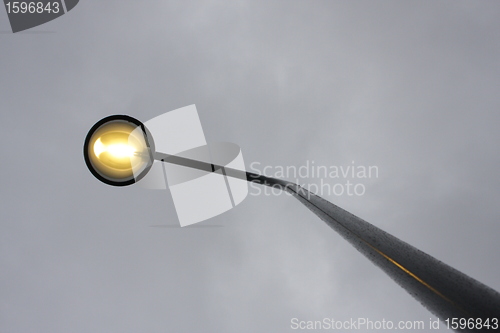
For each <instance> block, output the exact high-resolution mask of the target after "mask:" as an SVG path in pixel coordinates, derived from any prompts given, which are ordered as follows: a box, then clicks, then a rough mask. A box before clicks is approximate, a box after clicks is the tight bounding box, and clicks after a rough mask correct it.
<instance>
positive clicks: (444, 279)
mask: <svg viewBox="0 0 500 333" xmlns="http://www.w3.org/2000/svg"><path fill="white" fill-rule="evenodd" d="M155 158H156V159H157V160H161V161H163V162H167V163H175V164H178V165H184V166H187V167H191V168H197V169H200V170H205V171H208V172H215V171H216V170H218V169H224V174H226V175H227V176H229V177H234V178H239V179H246V180H248V181H251V182H254V183H258V184H261V185H266V186H270V187H274V188H280V189H282V190H284V191H287V192H289V193H291V194H292V195H293V196H294V197H295V198H297V199H298V200H299V201H300V202H302V203H303V204H304V205H305V206H306V207H307V208H309V209H310V210H311V211H312V212H313V213H314V214H316V215H317V216H319V217H320V218H321V219H322V220H323V221H325V222H326V224H328V225H329V226H330V227H331V228H332V229H333V230H335V231H337V232H338V233H339V234H340V235H341V236H342V237H343V238H344V239H346V240H347V241H348V242H349V243H351V244H352V245H353V246H354V247H355V248H356V249H358V251H359V252H361V253H362V254H364V255H365V256H366V257H367V258H368V259H370V260H371V261H372V262H373V263H374V264H375V265H377V266H378V267H380V268H381V269H382V270H383V271H384V272H386V273H387V275H389V276H390V277H391V278H392V279H393V280H394V281H396V283H398V284H399V285H400V286H401V287H403V288H404V289H405V290H406V291H407V292H408V293H410V294H411V295H412V296H413V297H414V298H416V299H417V300H418V301H419V302H420V303H421V304H422V305H423V306H425V307H426V308H427V309H428V310H429V311H431V312H432V313H433V314H435V315H436V316H437V317H438V318H439V319H441V320H442V321H445V320H447V319H450V321H451V320H452V319H453V318H457V319H460V318H466V319H469V318H473V319H474V320H476V319H478V318H480V319H482V320H483V321H485V320H487V319H488V320H489V321H490V322H491V321H492V319H493V318H497V320H498V319H500V294H499V293H498V292H497V291H495V290H493V289H491V288H490V287H488V286H486V285H484V284H482V283H481V282H479V281H477V280H474V279H473V278H471V277H469V276H467V275H465V274H464V273H462V272H459V271H458V270H456V269H454V268H453V267H451V266H448V265H446V264H445V263H443V262H441V261H439V260H437V259H435V258H433V257H431V256H430V255H428V254H426V253H424V252H422V251H420V250H419V249H417V248H415V247H413V246H411V245H409V244H407V243H405V242H403V241H402V240H400V239H398V238H396V237H394V236H392V235H390V234H388V233H387V232H385V231H383V230H381V229H379V228H377V227H375V226H373V225H371V224H370V223H368V222H366V221H364V220H363V219H361V218H359V217H357V216H355V215H353V214H351V213H349V212H348V211H345V210H343V209H342V208H340V207H338V206H336V205H334V204H333V203H331V202H328V201H326V200H324V199H323V198H321V197H319V196H317V195H315V194H312V193H311V192H309V191H307V190H306V189H304V188H303V187H300V186H299V185H297V184H294V183H291V182H288V181H285V180H280V179H275V178H271V177H266V176H263V175H258V174H254V173H250V172H245V171H241V170H235V169H231V168H225V167H223V166H219V165H214V164H209V163H206V162H200V161H194V160H190V159H186V158H181V157H176V156H171V155H167V154H161V153H156V156H155ZM457 331H461V332H469V331H471V332H480V331H485V332H493V331H494V330H493V329H484V330H469V329H467V328H466V329H462V330H461V329H457Z"/></svg>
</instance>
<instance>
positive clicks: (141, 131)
mask: <svg viewBox="0 0 500 333" xmlns="http://www.w3.org/2000/svg"><path fill="white" fill-rule="evenodd" d="M148 133H149V132H147V130H146V129H145V127H144V125H142V123H141V122H139V121H138V120H136V119H134V118H132V117H129V116H121V115H120V116H110V117H107V118H104V119H102V120H101V121H99V122H97V123H96V124H95V125H94V126H93V127H92V129H91V130H90V131H89V133H88V134H87V137H86V139H85V145H84V157H85V162H86V163H87V166H88V168H89V170H90V171H91V172H92V174H93V175H94V176H96V177H97V178H98V179H99V180H101V181H103V182H105V183H107V184H110V185H115V186H124V185H130V184H133V183H135V182H136V181H137V180H138V179H140V178H142V177H143V176H144V175H145V174H146V173H147V172H148V171H149V169H150V168H151V166H152V164H153V158H152V156H153V155H152V154H153V152H154V143H153V140H152V138H151V137H150V135H149V136H148Z"/></svg>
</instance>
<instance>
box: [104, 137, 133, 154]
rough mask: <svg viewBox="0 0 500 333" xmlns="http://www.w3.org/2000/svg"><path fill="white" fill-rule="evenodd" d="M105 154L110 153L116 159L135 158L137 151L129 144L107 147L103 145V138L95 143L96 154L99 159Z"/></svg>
mask: <svg viewBox="0 0 500 333" xmlns="http://www.w3.org/2000/svg"><path fill="white" fill-rule="evenodd" d="M104 152H108V153H110V154H111V155H113V157H116V158H126V157H132V156H134V153H135V152H136V149H135V148H134V147H133V146H131V145H129V144H128V143H126V144H125V143H113V144H109V145H105V144H103V143H102V141H101V138H98V139H97V141H96V142H95V143H94V154H96V156H97V157H100V156H101V154H102V153H104Z"/></svg>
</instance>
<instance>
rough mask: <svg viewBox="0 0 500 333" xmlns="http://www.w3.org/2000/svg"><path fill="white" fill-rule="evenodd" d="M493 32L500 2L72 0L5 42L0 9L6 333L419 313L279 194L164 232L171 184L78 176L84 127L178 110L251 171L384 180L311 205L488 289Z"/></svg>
mask: <svg viewBox="0 0 500 333" xmlns="http://www.w3.org/2000/svg"><path fill="white" fill-rule="evenodd" d="M498 17H500V3H498V2H496V1H427V2H425V1H413V2H408V1H405V2H401V1H312V0H311V1H243V0H242V1H199V2H198V1H147V2H143V1H124V0H120V1H93V0H87V1H85V0H82V1H81V2H80V3H79V4H78V6H77V7H75V9H73V10H72V11H71V12H69V13H68V14H66V15H64V16H62V17H60V18H58V19H56V20H54V21H52V22H49V23H47V24H44V25H42V26H39V27H36V28H34V29H31V30H29V31H27V32H26V33H17V34H12V33H9V31H10V26H9V23H8V19H7V14H6V12H5V11H4V10H3V9H1V10H0V30H1V31H2V32H1V33H0V50H1V58H0V108H1V113H0V117H1V118H0V119H1V124H2V127H3V130H2V131H1V132H0V136H1V142H2V144H1V147H2V163H1V170H2V178H1V179H2V189H1V197H0V209H1V214H2V215H1V216H2V218H1V222H0V228H1V229H0V267H1V274H0V332H9V333H17V332H54V333H55V332H75V333H78V332H238V333H242V332H288V331H291V328H290V320H291V319H292V318H294V317H295V318H299V319H300V320H321V319H323V318H325V317H327V318H334V319H337V320H349V319H350V318H358V317H367V318H369V319H371V320H382V319H386V320H392V321H399V320H424V321H425V322H426V323H427V322H428V321H429V318H433V316H432V315H431V314H430V313H429V312H428V311H427V310H426V309H424V308H423V307H422V306H421V305H420V304H419V303H418V302H417V301H415V300H414V299H413V298H412V297H411V296H409V295H408V294H407V293H406V292H405V291H404V290H403V289H401V288H400V287H399V286H398V285H396V284H395V283H394V282H393V281H392V280H390V279H389V278H388V277H387V276H386V275H385V274H384V273H383V272H382V271H381V270H380V269H378V268H377V267H375V266H374V265H373V264H372V263H370V262H369V261H368V260H367V259H366V258H364V257H363V256H362V255H361V254H359V253H358V252H357V251H356V250H355V249H354V248H352V247H351V246H350V245H349V244H348V243H347V242H346V241H344V240H343V239H342V238H341V237H340V236H339V235H337V234H336V233H335V232H334V231H333V230H331V229H330V228H328V227H327V226H326V224H325V223H324V222H322V221H321V220H319V219H318V218H317V217H316V216H315V215H313V214H312V213H311V212H310V211H309V210H308V209H307V208H305V207H303V206H301V205H300V204H299V203H298V201H296V200H294V199H293V198H291V197H289V196H287V195H281V196H263V195H261V196H249V197H248V198H247V199H246V200H245V201H244V202H243V203H242V204H241V205H240V206H238V207H237V208H235V209H233V210H232V211H230V212H228V213H225V214H223V215H220V216H217V217H215V218H213V219H211V220H209V221H207V222H204V224H206V225H214V226H216V227H211V228H189V229H186V228H183V229H181V228H173V227H151V226H152V225H170V226H172V225H175V224H177V223H178V221H177V216H176V213H175V210H174V207H173V204H172V202H171V198H170V197H169V194H168V192H167V191H152V190H145V189H142V188H140V187H138V186H130V187H127V188H114V187H111V186H107V185H105V184H102V183H100V182H99V181H98V180H97V179H95V178H94V177H93V176H92V175H91V174H90V172H88V170H87V167H86V166H85V163H84V160H83V155H82V145H83V140H84V138H85V135H86V133H87V131H88V130H89V129H90V127H91V126H92V125H93V124H94V123H95V122H96V121H97V120H99V119H101V118H103V117H105V116H107V115H110V114H117V113H120V114H129V115H131V116H133V117H136V118H138V119H141V120H143V121H145V120H148V119H150V118H153V117H155V116H157V115H159V114H162V113H164V112H166V111H169V110H173V109H176V108H179V107H183V106H186V105H190V104H196V106H197V108H198V112H199V114H200V118H201V121H202V124H203V127H204V131H205V135H206V138H207V141H209V142H212V141H229V142H235V143H238V144H239V145H240V146H241V147H242V150H243V155H244V158H245V162H246V164H247V166H248V165H250V163H252V162H256V161H257V162H260V163H261V165H263V166H264V165H270V166H277V165H281V166H290V165H295V166H301V165H304V164H305V163H306V161H307V160H309V161H313V160H314V161H315V163H316V165H325V166H331V165H350V164H352V161H354V163H355V164H357V165H358V164H359V165H376V166H378V168H379V177H378V178H372V179H369V180H366V181H364V184H365V185H366V193H365V194H364V195H363V196H345V195H344V196H335V195H330V196H329V195H324V197H325V199H328V200H330V201H332V202H334V203H335V204H338V205H339V206H341V207H343V208H344V209H347V210H349V211H351V212H352V213H354V214H356V215H358V216H360V217H362V218H364V219H365V220H367V221H369V222H370V223H373V224H374V225H376V226H378V227H380V228H382V229H383V230H385V231H388V232H390V233H392V234H393V235H395V236H397V237H399V238H401V239H402V240H404V241H407V242H408V243H410V244H412V245H414V246H416V247H418V248H420V249H421V250H423V251H424V252H427V253H429V254H430V255H432V256H434V257H436V258H438V259H440V260H442V261H444V262H446V263H448V264H450V265H451V266H453V267H455V268H457V269H459V270H461V271H462V272H464V273H466V274H468V275H470V276H472V277H474V278H476V279H478V280H479V281H481V282H483V283H485V284H487V285H489V286H491V287H493V288H494V289H496V290H500V279H499V275H500V274H499V273H500V269H499V267H500V256H498V252H499V250H500V245H499V244H500V243H499V242H498V235H499V233H500V224H499V216H500V215H499V209H498V198H499V195H500V178H499V176H498V170H499V169H500V154H499V153H498V142H499V141H500V131H499V130H498V128H499V123H500V116H499V109H500V108H499V107H500V97H499V96H498V91H499V88H500V60H499V59H500V21H499V20H498ZM291 180H293V179H291ZM315 181H316V180H314V179H306V180H303V182H305V183H306V182H315ZM329 181H332V182H334V181H335V180H332V179H329Z"/></svg>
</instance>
